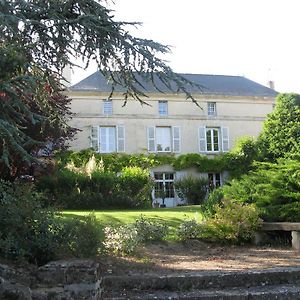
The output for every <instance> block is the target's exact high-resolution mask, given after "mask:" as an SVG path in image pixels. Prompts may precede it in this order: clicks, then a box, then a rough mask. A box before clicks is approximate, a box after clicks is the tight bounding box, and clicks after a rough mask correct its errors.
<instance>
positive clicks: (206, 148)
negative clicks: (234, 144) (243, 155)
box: [199, 126, 229, 152]
mask: <svg viewBox="0 0 300 300" xmlns="http://www.w3.org/2000/svg"><path fill="white" fill-rule="evenodd" d="M199 151H200V152H220V151H223V152H227V151H229V129H228V127H205V126H201V127H199Z"/></svg>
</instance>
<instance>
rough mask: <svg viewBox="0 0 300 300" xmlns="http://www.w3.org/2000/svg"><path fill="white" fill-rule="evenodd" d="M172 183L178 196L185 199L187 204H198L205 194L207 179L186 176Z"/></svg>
mask: <svg viewBox="0 0 300 300" xmlns="http://www.w3.org/2000/svg"><path fill="white" fill-rule="evenodd" d="M174 185H175V189H176V193H177V194H178V196H179V198H181V199H182V200H187V203H188V204H200V203H202V202H203V201H204V199H205V196H206V194H207V185H208V180H207V179H206V178H201V177H200V178H196V177H192V176H186V177H184V178H181V179H178V180H176V181H175V183H174Z"/></svg>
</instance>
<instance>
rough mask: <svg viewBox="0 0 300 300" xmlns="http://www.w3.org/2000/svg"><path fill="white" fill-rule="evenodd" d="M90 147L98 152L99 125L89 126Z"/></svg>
mask: <svg viewBox="0 0 300 300" xmlns="http://www.w3.org/2000/svg"><path fill="white" fill-rule="evenodd" d="M90 139H91V147H92V148H93V149H94V150H95V151H96V152H99V144H100V143H99V142H100V141H99V126H91V136H90Z"/></svg>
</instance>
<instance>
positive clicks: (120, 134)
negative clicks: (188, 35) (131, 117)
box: [117, 125, 125, 152]
mask: <svg viewBox="0 0 300 300" xmlns="http://www.w3.org/2000/svg"><path fill="white" fill-rule="evenodd" d="M117 152H125V127H124V126H120V125H119V126H117Z"/></svg>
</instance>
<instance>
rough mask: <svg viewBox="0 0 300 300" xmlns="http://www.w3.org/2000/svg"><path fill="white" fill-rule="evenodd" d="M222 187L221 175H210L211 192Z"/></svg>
mask: <svg viewBox="0 0 300 300" xmlns="http://www.w3.org/2000/svg"><path fill="white" fill-rule="evenodd" d="M221 185H222V181H221V174H220V173H208V186H209V189H210V190H211V191H212V190H213V189H215V188H217V187H220V186H221Z"/></svg>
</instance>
